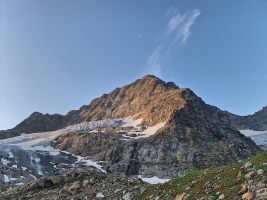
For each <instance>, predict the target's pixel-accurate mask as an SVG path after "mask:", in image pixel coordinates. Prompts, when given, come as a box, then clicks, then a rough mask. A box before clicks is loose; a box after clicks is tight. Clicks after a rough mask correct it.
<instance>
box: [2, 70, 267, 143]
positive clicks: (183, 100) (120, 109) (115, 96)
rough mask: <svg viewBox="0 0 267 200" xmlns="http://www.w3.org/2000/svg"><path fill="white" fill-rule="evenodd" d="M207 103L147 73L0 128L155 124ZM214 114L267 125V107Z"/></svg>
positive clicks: (249, 125)
mask: <svg viewBox="0 0 267 200" xmlns="http://www.w3.org/2000/svg"><path fill="white" fill-rule="evenodd" d="M197 102H199V103H200V104H201V103H204V102H203V101H202V100H201V99H200V98H199V97H197V96H196V95H195V94H194V93H193V92H192V91H191V90H190V89H183V88H179V87H178V86H176V85H175V84H174V83H172V82H167V83H166V82H164V81H162V80H161V79H159V78H157V77H155V76H153V75H148V76H145V77H143V78H142V79H138V80H136V81H135V82H133V83H132V84H129V85H127V86H124V87H121V88H117V89H115V90H114V91H112V92H111V93H109V94H104V95H103V96H101V97H99V98H96V99H94V100H93V101H92V102H91V103H90V104H89V105H84V106H82V107H81V108H80V109H79V110H73V111H70V112H68V113H67V114H66V115H59V114H54V115H49V114H45V115H44V114H41V113H39V112H34V113H33V114H31V115H30V116H29V117H28V118H27V119H25V120H24V121H22V122H21V123H20V124H18V125H17V126H16V127H14V128H13V129H9V130H3V131H0V139H4V138H9V137H14V136H18V135H20V134H21V133H34V132H47V131H53V130H58V129H62V128H65V127H67V126H70V125H74V124H78V123H81V122H88V121H92V120H102V119H108V118H113V119H117V118H124V117H128V116H135V117H136V118H143V122H142V123H143V125H146V126H152V125H155V124H157V123H158V122H165V121H168V120H169V118H170V117H171V115H172V114H173V113H174V112H176V111H178V110H180V109H182V108H184V107H186V106H187V105H189V104H192V103H195V104H196V103H197ZM211 108H213V109H212V110H213V112H214V113H212V114H213V115H218V117H219V118H220V120H221V121H222V122H224V123H226V124H227V125H230V126H233V127H235V128H236V129H252V130H266V129H267V107H264V108H263V109H262V110H261V111H259V112H256V113H255V114H253V115H248V116H238V115H234V114H231V113H229V112H224V111H221V110H219V109H218V108H216V107H211Z"/></svg>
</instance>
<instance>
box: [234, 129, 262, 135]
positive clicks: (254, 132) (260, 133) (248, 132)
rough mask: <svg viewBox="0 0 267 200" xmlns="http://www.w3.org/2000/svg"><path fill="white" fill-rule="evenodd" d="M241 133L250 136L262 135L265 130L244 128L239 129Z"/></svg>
mask: <svg viewBox="0 0 267 200" xmlns="http://www.w3.org/2000/svg"><path fill="white" fill-rule="evenodd" d="M239 131H240V132H241V133H242V134H243V135H245V136H246V137H251V136H256V135H262V134H267V130H265V131H253V130H250V129H246V130H239Z"/></svg>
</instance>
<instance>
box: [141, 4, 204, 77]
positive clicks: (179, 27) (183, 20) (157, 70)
mask: <svg viewBox="0 0 267 200" xmlns="http://www.w3.org/2000/svg"><path fill="white" fill-rule="evenodd" d="M200 14H201V13H200V11H199V10H197V9H194V10H189V11H186V12H185V13H180V12H176V13H175V14H174V15H172V17H171V18H170V19H169V21H168V23H167V26H166V28H165V30H164V32H165V33H166V34H165V37H162V39H161V41H160V43H159V45H158V46H157V47H156V48H155V49H154V50H153V51H152V53H151V54H150V56H149V58H148V60H147V63H146V73H150V74H154V75H156V76H161V73H162V65H163V64H164V63H163V62H164V60H165V59H166V56H168V54H169V52H170V50H171V49H172V48H173V47H174V46H177V45H178V46H182V45H185V44H186V42H187V40H188V38H189V36H190V35H191V27H192V25H193V24H194V23H195V20H196V19H197V18H198V16H199V15H200Z"/></svg>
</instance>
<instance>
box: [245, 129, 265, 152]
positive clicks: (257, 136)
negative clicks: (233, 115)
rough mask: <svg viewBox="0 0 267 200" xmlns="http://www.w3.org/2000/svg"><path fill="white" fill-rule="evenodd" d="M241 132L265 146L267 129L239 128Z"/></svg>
mask: <svg viewBox="0 0 267 200" xmlns="http://www.w3.org/2000/svg"><path fill="white" fill-rule="evenodd" d="M240 132H241V133H242V134H244V135H245V136H247V137H250V138H251V139H252V140H253V141H254V142H255V143H256V144H257V145H259V146H262V147H263V148H267V130H265V131H253V130H249V129H248V130H240Z"/></svg>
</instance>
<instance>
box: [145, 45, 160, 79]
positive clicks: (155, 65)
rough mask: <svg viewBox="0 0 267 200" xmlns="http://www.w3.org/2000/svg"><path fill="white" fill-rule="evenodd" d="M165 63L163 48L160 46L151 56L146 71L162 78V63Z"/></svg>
mask: <svg viewBox="0 0 267 200" xmlns="http://www.w3.org/2000/svg"><path fill="white" fill-rule="evenodd" d="M162 61H163V55H162V47H161V46H158V47H157V48H155V49H154V51H153V52H152V53H151V55H150V56H149V58H148V60H147V63H146V69H147V70H146V71H147V72H148V73H149V74H153V75H155V76H159V77H160V76H161V63H162Z"/></svg>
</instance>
